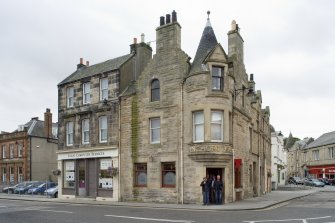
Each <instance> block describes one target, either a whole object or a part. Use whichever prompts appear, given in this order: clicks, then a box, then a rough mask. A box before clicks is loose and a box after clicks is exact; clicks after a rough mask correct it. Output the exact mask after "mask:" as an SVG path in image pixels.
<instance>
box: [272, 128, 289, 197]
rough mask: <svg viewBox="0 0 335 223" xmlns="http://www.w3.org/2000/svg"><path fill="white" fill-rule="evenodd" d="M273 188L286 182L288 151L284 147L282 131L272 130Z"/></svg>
mask: <svg viewBox="0 0 335 223" xmlns="http://www.w3.org/2000/svg"><path fill="white" fill-rule="evenodd" d="M271 162H272V164H271V165H272V171H271V172H272V178H271V180H272V189H273V190H276V189H277V187H278V186H283V185H285V184H286V179H287V151H286V150H285V149H284V136H283V134H282V133H281V132H278V131H272V132H271Z"/></svg>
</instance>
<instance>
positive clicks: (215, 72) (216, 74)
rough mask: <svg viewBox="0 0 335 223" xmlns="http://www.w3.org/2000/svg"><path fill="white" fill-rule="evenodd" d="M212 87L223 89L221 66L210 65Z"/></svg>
mask: <svg viewBox="0 0 335 223" xmlns="http://www.w3.org/2000/svg"><path fill="white" fill-rule="evenodd" d="M212 89H213V90H221V91H222V90H223V67H212Z"/></svg>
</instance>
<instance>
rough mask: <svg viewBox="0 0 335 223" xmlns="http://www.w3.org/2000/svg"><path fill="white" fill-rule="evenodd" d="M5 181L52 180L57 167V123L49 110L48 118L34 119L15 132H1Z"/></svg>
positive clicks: (1, 166)
mask: <svg viewBox="0 0 335 223" xmlns="http://www.w3.org/2000/svg"><path fill="white" fill-rule="evenodd" d="M0 148H1V152H0V170H1V172H0V175H1V182H0V183H1V184H17V183H18V182H21V181H28V180H40V181H45V180H52V181H56V179H57V178H56V177H55V176H54V175H53V174H52V171H53V170H55V169H56V168H57V162H56V151H57V123H52V113H51V112H50V109H46V112H45V113H44V121H41V120H39V119H38V117H34V118H32V119H31V120H30V121H29V122H27V123H26V124H24V125H20V126H19V128H18V129H17V130H15V131H14V132H2V133H1V134H0Z"/></svg>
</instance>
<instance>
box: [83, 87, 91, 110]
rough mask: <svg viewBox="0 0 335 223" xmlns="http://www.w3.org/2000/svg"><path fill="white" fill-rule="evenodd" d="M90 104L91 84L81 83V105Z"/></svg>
mask: <svg viewBox="0 0 335 223" xmlns="http://www.w3.org/2000/svg"><path fill="white" fill-rule="evenodd" d="M90 103H91V84H90V82H87V83H83V104H84V105H86V104H90Z"/></svg>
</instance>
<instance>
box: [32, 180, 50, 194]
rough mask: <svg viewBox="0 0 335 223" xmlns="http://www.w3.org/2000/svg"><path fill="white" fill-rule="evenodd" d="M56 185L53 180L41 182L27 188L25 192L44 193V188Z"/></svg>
mask: <svg viewBox="0 0 335 223" xmlns="http://www.w3.org/2000/svg"><path fill="white" fill-rule="evenodd" d="M55 186H56V183H54V182H46V183H42V184H40V185H38V186H37V187H31V188H29V190H28V191H27V194H31V195H33V194H41V195H42V194H44V191H45V190H46V189H49V188H52V187H55Z"/></svg>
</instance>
